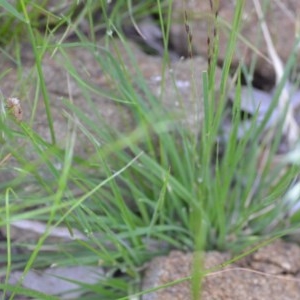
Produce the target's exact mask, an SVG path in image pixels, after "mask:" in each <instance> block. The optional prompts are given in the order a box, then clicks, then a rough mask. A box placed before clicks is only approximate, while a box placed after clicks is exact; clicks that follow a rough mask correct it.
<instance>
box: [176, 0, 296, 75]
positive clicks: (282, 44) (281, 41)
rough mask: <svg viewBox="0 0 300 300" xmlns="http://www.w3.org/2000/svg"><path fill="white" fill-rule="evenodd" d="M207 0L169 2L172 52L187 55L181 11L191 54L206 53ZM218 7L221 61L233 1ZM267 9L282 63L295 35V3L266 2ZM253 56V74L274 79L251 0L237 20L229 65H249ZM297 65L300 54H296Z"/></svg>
mask: <svg viewBox="0 0 300 300" xmlns="http://www.w3.org/2000/svg"><path fill="white" fill-rule="evenodd" d="M209 2H210V1H193V0H187V1H182V0H175V1H174V2H173V3H174V4H173V16H172V26H171V32H170V37H171V42H172V44H173V45H174V47H175V49H176V50H177V51H178V52H179V53H181V54H183V55H187V53H188V42H187V41H188V38H187V33H186V29H185V26H184V20H183V16H184V12H185V11H186V13H187V19H188V24H189V26H190V28H191V31H192V36H193V39H192V48H193V53H194V54H201V55H206V54H207V34H208V29H209V25H208V24H209V22H211V20H212V19H213V16H212V13H211V9H210V4H209ZM217 2H219V3H220V6H219V26H218V29H219V34H220V42H219V51H220V53H219V58H220V60H221V61H222V60H223V59H224V57H225V51H226V46H227V40H228V36H229V33H230V29H229V28H230V26H231V25H232V22H233V16H234V9H235V2H236V1H232V0H221V1H217ZM266 2H268V3H269V7H268V8H267V11H266V22H267V25H268V28H269V30H270V33H271V36H272V39H273V42H274V45H275V48H276V50H277V51H278V54H279V56H280V57H281V59H282V60H283V62H286V61H287V59H288V57H289V56H290V54H291V51H292V48H293V45H294V43H295V36H296V25H297V22H296V16H297V12H298V14H299V9H300V6H299V1H298V0H284V1H280V2H279V1H266ZM254 54H255V55H256V56H257V57H256V58H257V63H256V69H257V72H258V73H259V74H260V75H262V76H264V77H270V76H272V75H273V76H274V71H273V67H272V65H271V64H270V63H269V62H268V60H267V58H268V51H267V48H266V43H265V41H264V38H263V36H262V33H261V29H260V25H259V21H258V18H257V15H256V11H255V8H254V5H253V2H252V1H251V0H247V1H245V6H244V10H243V14H242V20H241V33H240V36H239V41H238V44H237V47H236V48H235V55H234V59H233V64H234V65H238V64H239V63H240V62H242V61H243V62H244V63H245V64H247V65H250V63H251V62H253V59H254V58H255V55H254ZM297 54H298V62H300V53H299V51H298V53H297Z"/></svg>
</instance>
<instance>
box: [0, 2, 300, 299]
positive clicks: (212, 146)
mask: <svg viewBox="0 0 300 300" xmlns="http://www.w3.org/2000/svg"><path fill="white" fill-rule="evenodd" d="M22 2H23V1H22ZM167 3H168V5H167V6H166V7H167V9H168V15H169V16H170V9H171V1H169V2H167ZM23 4H24V3H23ZM89 4H90V5H91V2H89ZM148 4H149V3H148ZM102 5H103V8H105V6H104V4H103V3H102ZM23 9H24V5H23ZM241 10H242V3H241V2H240V3H239V4H238V5H237V8H236V14H235V18H234V23H233V25H232V33H231V35H230V38H229V44H228V50H227V55H226V59H225V62H224V66H223V73H222V80H221V86H220V95H221V96H220V99H218V101H219V105H218V106H216V105H215V102H216V101H217V99H216V98H215V78H214V75H215V69H216V64H217V53H218V47H217V36H216V42H215V48H214V51H213V53H212V57H211V61H210V65H211V68H210V72H209V73H207V72H204V73H203V78H195V80H196V83H197V81H203V109H204V112H205V114H204V115H205V116H204V120H202V123H201V124H199V126H201V128H202V129H201V135H200V137H198V136H195V135H193V134H191V133H190V132H188V130H186V129H184V128H182V126H181V125H180V124H177V123H176V122H175V121H174V119H173V117H172V115H170V114H168V111H167V109H166V108H164V107H162V104H161V103H160V101H159V99H157V98H156V97H154V95H153V94H152V93H151V91H150V90H149V88H148V86H147V84H146V81H145V79H144V78H143V76H142V75H141V73H140V71H139V67H138V64H137V62H136V59H135V57H134V56H133V55H132V51H131V49H130V47H129V45H128V44H127V43H126V41H125V40H124V38H123V37H122V35H121V34H120V31H119V30H118V27H116V26H115V25H114V23H113V22H111V20H110V19H109V18H108V17H106V18H105V20H106V22H107V23H106V25H107V26H108V28H109V29H110V30H113V31H114V33H115V35H117V36H118V37H119V38H120V39H121V40H122V41H123V43H124V48H125V49H126V51H127V52H128V57H129V61H126V62H124V61H122V60H120V57H121V56H118V55H113V54H112V52H111V48H113V47H114V43H113V40H112V39H111V36H108V37H107V42H108V46H107V48H104V49H103V48H101V49H97V50H99V52H100V54H99V53H98V54H96V55H95V57H96V59H97V62H98V63H99V68H101V70H103V71H104V72H106V75H107V76H108V77H109V78H110V80H111V82H115V83H116V84H115V86H116V87H117V89H116V90H115V91H112V92H111V94H110V97H111V99H112V100H111V101H114V100H118V101H120V102H122V103H123V105H125V106H127V107H128V108H129V109H130V110H131V113H132V115H133V118H135V120H136V123H137V126H136V129H135V130H134V131H133V132H131V133H127V134H122V133H120V132H116V131H114V130H112V129H111V128H109V124H105V123H104V122H103V120H101V118H100V117H99V118H98V122H95V121H91V120H90V118H89V116H87V115H85V113H84V112H82V111H80V110H79V109H78V108H77V107H76V106H74V105H72V104H70V103H68V102H67V101H66V109H67V111H68V112H69V114H68V119H69V126H70V130H69V132H70V134H69V136H68V143H66V145H67V146H66V149H63V150H62V149H59V148H58V146H57V145H56V144H55V138H54V137H55V132H54V130H53V126H52V125H53V121H52V119H53V117H55V116H52V115H51V105H50V101H49V96H48V91H47V86H46V85H45V83H43V73H42V69H41V56H42V55H43V54H44V52H45V51H47V48H50V49H53V48H55V49H56V51H59V52H60V53H61V54H62V55H63V56H64V57H65V68H66V72H68V73H69V75H70V76H71V77H72V78H74V79H75V80H76V81H77V83H78V86H79V87H81V89H82V91H83V94H84V95H85V97H86V103H87V105H92V100H91V93H93V92H95V90H96V92H97V93H99V94H100V95H101V94H103V93H104V92H103V91H102V90H100V89H98V90H97V87H94V86H91V85H89V84H87V83H86V82H84V81H83V80H82V78H81V77H80V75H79V74H78V73H77V72H76V71H75V69H74V68H73V66H72V61H71V60H70V58H69V57H68V51H67V50H68V46H70V45H68V44H64V43H59V44H52V42H51V39H45V40H44V44H43V39H41V40H39V43H40V42H41V43H42V47H41V48H40V49H41V50H40V52H36V53H35V57H36V64H37V67H38V69H39V72H38V75H39V82H40V84H41V87H42V93H43V98H44V99H46V100H45V107H46V110H47V111H48V122H49V130H50V132H51V135H52V143H49V142H46V141H45V140H43V138H41V137H40V136H38V135H37V134H36V133H35V132H34V131H33V130H32V129H31V128H30V127H29V126H28V125H27V123H26V120H25V121H23V122H21V123H18V124H15V126H17V127H16V128H17V129H16V130H11V127H10V125H9V123H8V121H7V119H2V120H1V122H2V123H1V128H2V133H3V134H4V135H3V136H4V137H5V139H4V140H3V147H2V148H1V159H0V161H1V162H4V158H5V157H7V156H10V157H13V158H14V159H15V160H16V161H17V162H18V165H17V167H16V168H14V169H13V168H12V167H11V169H10V163H6V164H5V165H2V166H5V168H3V169H2V172H7V171H8V170H9V171H14V172H13V177H14V178H13V179H12V180H7V181H5V182H2V183H0V187H1V190H0V192H1V197H2V198H1V199H5V201H4V202H3V206H2V207H3V208H2V209H0V216H1V221H0V224H1V226H6V227H7V232H8V235H7V241H6V242H3V243H2V246H3V247H4V246H5V245H6V244H7V245H9V247H7V249H8V250H7V278H8V275H9V272H11V271H12V270H13V269H15V268H17V267H19V268H20V267H21V268H23V269H24V275H25V274H26V273H27V272H28V270H29V269H30V268H32V267H36V266H47V265H49V264H51V263H53V262H55V263H56V264H58V265H59V264H63V263H66V262H67V263H69V264H70V265H72V264H76V263H78V261H80V262H81V263H83V264H97V263H99V261H100V262H101V264H102V265H103V266H104V267H105V268H107V269H108V271H107V276H106V277H105V278H103V279H102V280H101V281H100V282H99V284H98V285H97V286H96V287H95V286H93V287H89V288H87V290H88V291H90V292H93V293H94V294H95V295H97V297H105V299H116V298H118V297H119V298H121V297H124V298H122V299H125V298H129V297H130V296H131V295H133V294H135V293H136V292H138V291H139V284H140V281H141V275H140V268H141V266H143V264H144V263H145V262H147V261H149V259H151V258H152V257H153V256H155V255H159V254H164V253H168V251H169V250H170V249H174V248H176V249H181V250H191V251H193V250H195V251H196V253H197V254H200V255H199V256H196V257H195V262H197V263H198V262H199V263H201V259H202V256H201V255H202V251H203V250H206V249H219V250H231V251H233V252H239V251H241V250H243V249H245V248H246V247H249V246H251V245H252V246H253V245H256V244H257V243H260V242H262V241H265V240H268V239H272V238H274V237H277V236H281V235H283V234H284V233H285V230H286V226H285V221H286V220H284V217H283V215H284V214H282V212H283V211H285V212H286V211H287V207H286V205H285V203H283V202H282V200H281V197H282V195H283V194H284V193H285V191H286V190H287V188H288V186H289V184H290V183H291V181H292V180H293V178H294V177H295V175H296V174H297V172H298V170H297V168H289V169H288V170H287V172H285V174H284V176H283V177H282V178H281V180H280V181H279V182H276V180H275V178H274V175H273V173H271V168H270V164H269V163H266V164H265V167H264V168H263V171H262V172H261V174H259V181H257V168H258V166H257V163H258V157H259V155H260V153H261V145H260V138H261V136H262V133H263V127H262V126H261V127H257V126H256V124H255V118H254V121H253V124H252V127H251V130H249V131H248V132H246V133H245V135H244V136H243V137H242V139H240V138H239V134H238V132H239V127H240V126H241V123H242V120H241V115H240V101H241V92H240V88H241V86H240V83H238V84H237V89H236V101H235V102H234V104H233V108H232V127H231V130H230V132H229V135H228V140H227V142H226V144H225V145H224V146H223V145H220V144H218V143H217V142H216V141H217V140H218V139H217V137H218V134H219V131H220V127H221V126H222V120H223V117H224V108H225V103H226V94H227V92H228V91H227V81H228V77H229V68H230V64H231V59H232V55H233V52H234V47H235V43H236V39H237V33H238V30H239V23H240V18H241ZM157 11H158V14H159V20H160V22H161V26H162V28H163V30H162V31H163V40H164V45H165V49H166V52H167V45H168V35H169V29H170V18H167V20H168V22H167V24H164V21H163V17H162V15H163V7H162V5H161V2H160V1H158V2H157ZM26 12H27V10H26V9H25V10H23V13H24V15H25V16H26V21H27V24H28V27H27V30H28V32H29V35H30V38H31V43H32V45H33V46H36V39H35V36H34V34H33V31H32V30H33V29H32V27H30V26H31V25H30V24H31V23H32V22H31V19H30V15H29V14H27V15H26ZM15 17H16V16H15ZM91 24H92V26H93V23H92V22H91ZM76 33H78V38H79V41H77V42H76V43H75V45H77V46H78V45H80V46H82V47H85V48H86V51H94V49H95V47H96V45H95V44H93V43H90V42H88V41H87V39H86V37H85V36H84V35H83V34H80V32H79V31H76ZM92 40H93V39H92ZM190 41H191V38H190ZM115 50H116V52H117V51H118V49H115ZM165 57H166V58H167V54H166V55H165ZM126 63H130V64H132V65H133V66H134V67H135V69H136V76H133V75H132V74H130V73H128V70H127V69H126V68H125V67H124V66H125V65H126ZM164 63H165V65H164V66H163V67H162V72H165V71H166V68H167V60H165V62H164ZM162 78H164V74H162ZM163 84H164V81H162V85H163ZM38 88H39V87H37V89H38ZM138 91H142V93H140V92H138ZM106 95H107V94H106ZM142 95H143V96H142ZM47 99H48V100H47ZM113 99H114V100H113ZM201 100H202V99H195V101H201ZM216 107H217V109H215V108H216ZM268 117H269V116H268V115H267V116H266V120H267V118H268ZM78 120H79V121H80V123H78V122H77V121H78ZM75 124H80V126H79V128H76V126H75ZM170 125H172V126H170ZM170 128H172V130H170ZM76 130H80V131H81V132H83V133H84V134H85V136H86V138H87V139H88V140H89V142H90V143H91V145H92V146H93V152H92V154H91V155H90V157H89V158H87V159H81V158H78V157H76V156H75V155H74V143H75V138H76V134H75V133H76ZM20 138H21V140H22V143H23V142H25V143H27V144H29V145H31V147H32V149H33V150H32V151H33V152H34V159H31V160H28V156H27V155H26V153H25V152H23V151H22V147H20V146H18V143H19V139H20ZM279 138H280V134H279V135H278V138H277V139H275V141H274V142H273V144H272V145H268V146H270V149H271V151H270V157H269V160H270V161H271V158H272V156H273V155H274V154H275V152H276V149H277V148H276V147H277V146H278V141H279ZM221 147H223V149H222V152H223V153H222V157H221V155H219V152H220V151H219V150H220V148H221ZM216 153H217V155H216ZM245 157H246V158H247V159H245ZM11 163H12V162H11ZM58 165H59V166H60V167H58ZM279 167H281V166H279ZM41 169H42V171H41ZM24 181H25V182H24ZM24 184H25V185H27V186H32V187H33V188H32V189H31V190H30V191H29V192H27V191H26V189H24ZM34 187H38V188H37V189H34ZM75 190H79V191H80V194H77V193H75V192H74V191H75ZM278 216H281V217H282V219H281V220H280V221H278V222H277V223H276V224H274V223H273V220H274V219H278ZM19 219H34V220H40V221H44V222H45V223H47V230H46V232H45V233H44V234H43V235H42V236H41V237H40V238H39V240H38V241H36V242H35V243H34V244H33V246H34V250H33V251H32V252H30V253H29V254H28V251H25V250H26V249H27V247H28V243H27V244H18V245H17V246H18V247H19V248H20V249H22V250H24V252H22V254H21V255H19V256H18V257H14V256H12V247H14V246H15V245H11V241H10V234H9V228H10V224H11V223H12V222H13V221H14V220H19ZM293 222H294V225H295V226H297V225H298V222H299V220H295V219H294V220H293ZM269 224H272V226H271V227H269ZM58 225H65V226H67V227H68V228H69V230H70V232H72V229H74V228H76V229H79V230H81V231H82V232H84V233H85V234H86V236H87V237H88V239H87V240H84V241H83V240H76V241H74V242H72V243H70V244H68V248H67V249H68V251H62V252H60V253H51V254H49V253H44V252H43V246H44V245H45V244H47V241H46V239H47V237H48V236H49V234H50V229H51V227H53V226H54V227H55V226H58ZM266 229H269V230H266ZM151 244H154V249H153V248H151V247H150V245H151ZM248 253H249V252H248ZM239 257H240V256H237V258H239ZM200 271H202V270H200ZM117 272H119V274H121V276H119V277H114V274H115V273H117ZM197 272H198V271H197V270H196V269H195V273H194V274H193V276H194V293H195V295H197V294H199V291H200V288H199V286H197V285H198V284H199V279H200V278H201V276H202V275H201V274H200V273H197ZM199 274H200V275H199ZM128 279H130V280H128ZM188 279H189V280H190V279H191V278H188ZM3 288H4V289H5V290H7V291H12V292H13V293H21V294H22V293H23V294H24V295H25V294H26V293H27V294H28V293H29V292H30V291H28V290H26V289H19V288H17V287H11V286H10V285H8V284H7V282H6V285H3ZM89 289H90V290H89ZM43 297H44V298H43ZM39 298H40V299H47V295H39Z"/></svg>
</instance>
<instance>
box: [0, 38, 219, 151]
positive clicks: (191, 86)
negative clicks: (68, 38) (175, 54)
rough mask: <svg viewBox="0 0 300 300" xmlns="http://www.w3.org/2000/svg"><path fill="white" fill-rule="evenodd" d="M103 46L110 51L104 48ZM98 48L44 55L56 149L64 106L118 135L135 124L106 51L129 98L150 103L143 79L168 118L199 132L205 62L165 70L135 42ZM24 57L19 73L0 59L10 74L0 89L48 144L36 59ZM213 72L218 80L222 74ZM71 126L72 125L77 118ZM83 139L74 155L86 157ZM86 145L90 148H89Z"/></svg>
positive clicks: (63, 129) (27, 53)
mask: <svg viewBox="0 0 300 300" xmlns="http://www.w3.org/2000/svg"><path fill="white" fill-rule="evenodd" d="M103 47H104V49H108V51H109V52H107V50H103ZM99 49H100V50H99V51H98V50H97V51H93V50H92V49H88V48H83V47H81V48H79V47H78V48H66V49H64V54H62V53H60V52H59V50H58V51H57V52H56V53H54V54H53V53H46V54H45V55H44V57H43V62H42V64H43V76H44V79H45V85H46V88H47V91H48V95H49V101H50V106H51V112H52V115H53V120H54V123H53V125H54V129H55V133H56V135H57V141H58V145H59V146H60V147H62V148H64V147H65V141H66V137H67V135H68V126H67V122H68V120H67V118H66V114H65V111H68V112H69V113H70V112H71V111H70V109H68V108H67V106H68V103H69V105H70V106H71V107H74V108H76V109H77V110H79V111H80V113H82V114H84V115H85V116H87V117H88V118H89V119H90V120H92V121H93V122H95V123H98V124H99V125H100V124H101V120H104V122H105V123H107V124H109V127H110V128H112V129H115V130H117V131H119V132H123V133H129V132H130V131H132V130H133V128H134V127H135V126H136V124H135V121H134V117H133V115H132V107H133V106H132V105H133V102H131V101H132V100H131V99H130V98H129V97H127V98H124V97H125V96H126V94H124V92H123V91H121V88H120V85H118V82H117V81H114V80H115V79H112V76H111V75H112V74H110V72H114V70H110V69H111V67H112V65H111V64H110V63H113V62H108V63H107V64H105V60H107V61H109V60H111V57H110V56H109V55H110V53H112V55H113V56H114V57H115V58H116V60H117V61H119V62H120V72H121V73H122V74H120V75H118V76H119V77H120V79H119V80H125V77H127V80H128V79H129V80H130V82H132V87H133V96H136V97H138V98H139V101H142V102H145V103H147V101H149V94H147V93H145V91H144V90H143V89H142V87H141V85H140V84H138V83H137V81H138V80H139V81H141V79H140V78H139V77H141V75H142V77H143V78H144V82H145V83H146V86H147V87H148V89H149V92H150V93H151V94H153V95H154V96H156V97H157V98H158V99H159V100H161V102H162V106H163V108H164V109H165V110H166V111H167V112H168V113H169V114H170V118H171V117H172V118H173V121H174V122H177V121H183V123H184V124H187V126H188V128H189V129H192V130H193V131H198V129H199V127H200V126H199V123H200V121H201V118H202V106H201V103H202V78H201V76H202V72H203V71H205V70H206V68H207V67H206V61H205V60H204V59H202V58H200V57H198V58H195V60H193V61H189V60H186V61H179V62H176V63H173V64H172V65H165V66H163V62H162V59H161V58H160V57H154V56H149V55H146V54H144V53H143V52H142V51H141V50H140V49H139V48H138V47H137V46H136V45H134V44H133V43H129V44H128V46H127V48H126V47H125V46H124V45H123V43H122V42H121V41H119V40H113V41H111V43H110V46H105V42H104V41H102V42H100V43H99ZM22 56H23V57H22V59H23V61H24V68H23V70H22V72H18V70H17V68H16V66H15V65H14V64H13V62H10V61H8V60H7V59H5V58H4V57H2V59H1V64H2V65H4V66H5V69H7V70H8V72H7V74H5V75H4V76H3V77H2V78H1V81H0V85H1V90H2V93H3V95H5V96H6V97H9V96H14V97H17V98H19V99H20V101H21V105H22V108H23V111H24V121H25V122H29V120H30V122H31V123H32V124H33V125H32V126H33V129H34V130H36V131H37V133H39V134H40V135H41V136H42V137H43V138H44V139H45V140H47V141H49V142H50V131H49V128H48V122H47V116H46V111H45V107H44V102H43V98H42V96H41V95H40V96H39V97H36V96H35V95H36V91H37V89H38V79H37V78H38V76H37V73H36V71H35V69H34V67H33V65H34V58H33V55H32V51H31V49H30V47H29V46H26V45H24V50H23V51H22ZM97 56H98V57H97ZM99 56H101V59H99ZM132 60H135V61H136V63H134V62H132ZM195 66H196V67H195ZM108 69H109V70H108ZM137 69H139V72H138V71H137ZM163 70H165V71H163ZM217 74H218V75H217V77H218V78H220V71H218V72H217ZM122 76H124V78H122ZM117 80H118V79H117ZM134 91H135V92H134ZM124 95H125V96H124ZM35 101H36V102H35ZM35 103H36V110H34V105H35ZM71 115H72V114H71ZM73 122H75V123H76V119H74V120H73ZM83 138H84V137H83V134H82V133H81V132H80V130H78V143H77V144H76V149H75V152H76V154H79V155H84V153H85V151H86V149H84V148H83V147H82V144H83V143H85V142H86V141H85V142H83V141H82V139H83ZM87 143H88V142H87ZM85 145H86V146H87V147H86V148H87V149H88V145H87V144H85Z"/></svg>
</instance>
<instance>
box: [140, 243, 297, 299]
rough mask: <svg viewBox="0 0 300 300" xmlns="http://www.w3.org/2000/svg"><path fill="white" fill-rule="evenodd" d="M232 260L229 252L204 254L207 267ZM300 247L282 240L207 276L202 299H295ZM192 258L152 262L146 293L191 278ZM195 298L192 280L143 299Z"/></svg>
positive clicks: (178, 255)
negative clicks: (151, 289) (191, 287)
mask: <svg viewBox="0 0 300 300" xmlns="http://www.w3.org/2000/svg"><path fill="white" fill-rule="evenodd" d="M229 258H230V255H229V254H228V253H218V252H215V251H212V252H208V253H206V254H205V259H204V266H205V268H206V269H208V268H214V267H217V266H218V265H219V266H220V265H221V264H222V263H224V262H226V261H227V260H228V259H229ZM299 261H300V248H299V246H298V245H296V244H288V243H285V242H283V241H281V240H278V241H276V242H275V243H274V244H271V245H268V246H266V247H264V248H261V249H259V250H258V251H257V252H255V253H253V254H252V255H249V256H247V257H246V258H244V259H242V260H241V261H237V262H235V263H233V264H231V265H230V266H227V267H225V268H221V267H220V270H219V271H214V272H211V273H210V274H208V275H207V276H206V277H205V279H204V281H203V286H202V297H201V299H202V300H209V299H210V300H211V299H214V300H240V299H245V300H269V299H275V300H283V299H284V300H294V299H298V298H299V294H300V265H299ZM192 263H193V255H192V254H191V253H187V254H185V253H181V252H179V251H174V252H171V253H170V254H169V256H166V257H157V258H154V259H153V260H152V262H151V263H150V265H149V267H148V268H147V270H146V273H145V277H144V281H143V290H147V289H149V288H153V287H158V286H160V285H163V284H167V283H169V282H172V281H174V280H178V279H180V278H184V277H187V276H190V274H191V266H192ZM168 299H170V300H171V299H172V300H181V299H182V300H186V299H192V297H191V293H190V285H189V281H185V282H182V283H180V284H177V285H174V286H171V287H168V288H164V289H161V290H158V291H156V292H153V293H149V294H146V295H144V296H143V300H168Z"/></svg>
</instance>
